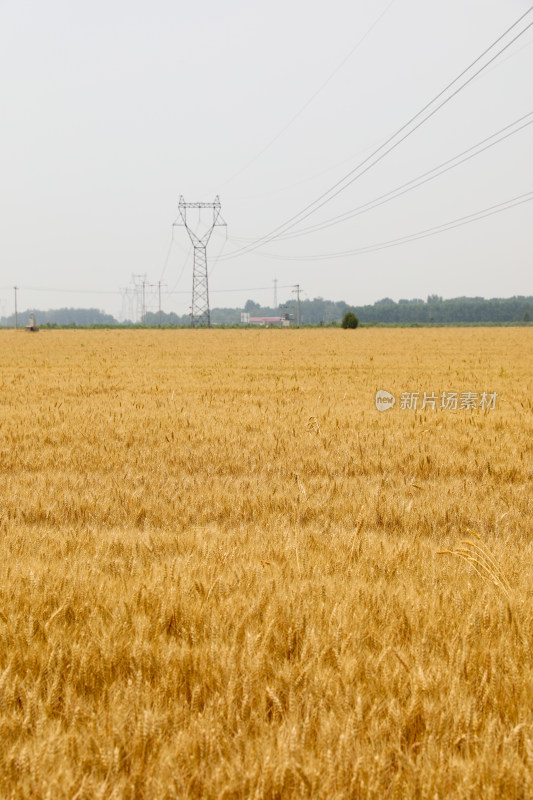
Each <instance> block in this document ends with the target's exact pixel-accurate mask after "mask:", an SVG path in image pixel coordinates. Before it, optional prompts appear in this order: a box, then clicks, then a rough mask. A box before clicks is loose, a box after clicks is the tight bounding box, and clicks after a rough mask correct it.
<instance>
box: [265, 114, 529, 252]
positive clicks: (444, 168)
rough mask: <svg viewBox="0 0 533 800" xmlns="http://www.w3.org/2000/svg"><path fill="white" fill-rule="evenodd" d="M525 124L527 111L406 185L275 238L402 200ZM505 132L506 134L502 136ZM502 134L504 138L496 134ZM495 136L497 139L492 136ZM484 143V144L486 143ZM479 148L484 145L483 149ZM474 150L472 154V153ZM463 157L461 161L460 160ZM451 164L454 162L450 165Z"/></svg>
mask: <svg viewBox="0 0 533 800" xmlns="http://www.w3.org/2000/svg"><path fill="white" fill-rule="evenodd" d="M524 120H528V122H524ZM520 122H524V124H523V125H520V127H518V128H517V127H515V126H516V125H518V123H520ZM529 125H533V111H529V112H528V113H527V114H525V115H524V116H523V117H520V118H519V119H517V120H515V121H514V122H511V123H510V124H509V125H506V126H505V127H504V128H501V129H500V130H499V131H496V132H495V133H492V134H491V135H490V136H487V137H486V138H485V139H483V140H482V141H480V142H477V144H475V145H472V147H469V148H468V149H467V150H463V152H462V153H458V154H457V155H455V156H453V158H449V159H448V160H447V161H443V162H442V164H439V165H438V166H436V167H433V168H432V169H430V170H428V171H427V172H424V173H422V174H421V175H418V176H417V177H416V178H412V179H411V180H410V181H407V182H406V183H402V184H401V186H397V187H396V188H395V189H391V190H390V191H388V192H385V194H382V195H380V196H379V197H375V198H374V199H373V200H369V201H368V202H367V203H363V204H362V205H360V206H357V207H356V208H352V209H351V210H350V211H345V212H344V213H343V214H339V215H337V216H336V217H331V218H330V219H328V220H324V221H323V222H319V223H317V224H316V225H310V226H309V227H308V228H300V229H297V230H295V231H293V232H292V233H286V234H284V235H282V236H279V237H278V239H280V240H286V239H293V238H297V237H299V236H306V235H307V234H309V233H317V232H319V231H322V230H325V229H326V228H331V227H332V226H334V225H338V224H340V223H341V222H346V221H347V220H349V219H353V218H354V217H358V216H360V215H361V214H365V213H366V212H367V211H372V210H373V209H374V208H378V207H379V206H382V205H384V204H385V203H388V202H390V201H391V200H396V199H397V198H398V197H402V196H403V195H404V194H407V193H408V192H410V191H412V190H413V189H418V187H419V186H423V185H424V184H425V183H429V182H430V181H432V180H434V179H435V178H439V177H440V176H441V175H444V174H445V173H446V172H449V171H450V170H452V169H455V167H459V166H460V165H461V164H464V163H466V162H467V161H470V159H472V158H475V157H476V156H478V155H481V153H484V152H485V151H486V150H489V149H490V148H491V147H494V146H495V145H497V144H500V142H503V141H505V140H506V139H509V138H510V137H511V136H514V135H515V133H519V132H520V131H521V130H524V128H527V127H528V126H529ZM510 128H514V130H511V131H510V130H509V129H510ZM505 131H508V132H507V133H505ZM500 134H504V135H500ZM497 136H499V137H500V138H499V139H496V138H495V137H497ZM491 139H495V141H491ZM487 143H488V144H487ZM482 145H485V146H484V147H483V146H482ZM472 151H475V152H472ZM463 156H464V158H463ZM454 162H455V163H454Z"/></svg>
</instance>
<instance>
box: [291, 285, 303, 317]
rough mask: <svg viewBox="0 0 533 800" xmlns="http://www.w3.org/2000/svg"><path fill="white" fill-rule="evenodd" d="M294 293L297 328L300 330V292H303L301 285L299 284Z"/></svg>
mask: <svg viewBox="0 0 533 800" xmlns="http://www.w3.org/2000/svg"><path fill="white" fill-rule="evenodd" d="M292 291H293V292H294V293H296V320H297V321H296V327H297V328H299V327H300V291H301V290H300V284H299V283H297V284H296V285H295V287H294V289H293V290H292Z"/></svg>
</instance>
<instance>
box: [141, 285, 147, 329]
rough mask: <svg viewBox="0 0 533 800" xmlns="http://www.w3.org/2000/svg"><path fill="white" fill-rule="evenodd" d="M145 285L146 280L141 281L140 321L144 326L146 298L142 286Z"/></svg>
mask: <svg viewBox="0 0 533 800" xmlns="http://www.w3.org/2000/svg"><path fill="white" fill-rule="evenodd" d="M145 286H146V281H143V295H142V311H141V322H142V324H143V325H145V326H146V299H145V292H144V287H145Z"/></svg>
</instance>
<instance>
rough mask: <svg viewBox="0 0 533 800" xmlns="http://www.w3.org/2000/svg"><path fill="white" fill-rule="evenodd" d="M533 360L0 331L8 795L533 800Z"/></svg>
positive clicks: (3, 728) (499, 334) (342, 342)
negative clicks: (437, 396) (461, 404)
mask: <svg viewBox="0 0 533 800" xmlns="http://www.w3.org/2000/svg"><path fill="white" fill-rule="evenodd" d="M531 344H532V342H531V331H530V330H529V329H525V328H524V329H518V328H516V329H511V328H509V329H504V330H503V329H502V330H495V329H487V330H484V329H476V330H468V331H465V330H453V329H439V330H435V329H432V330H416V331H414V330H411V331H409V330H395V331H392V330H391V331H388V330H374V329H366V330H360V331H356V332H346V331H338V330H324V331H312V330H309V331H300V332H295V331H290V332H283V331H281V332H280V331H268V330H266V331H253V330H249V331H229V330H228V331H145V332H142V331H83V332H82V331H50V332H48V331H46V332H41V333H40V334H38V335H37V336H31V337H30V336H27V335H26V334H24V333H18V334H16V333H14V332H4V333H3V334H2V336H0V355H1V358H0V365H1V366H0V400H1V403H0V497H1V501H2V502H1V505H0V741H1V743H2V746H1V748H0V796H1V797H6V798H43V800H44V799H45V798H54V799H55V798H74V797H76V798H77V799H78V800H81V799H82V798H131V799H132V800H133V798H147V799H148V798H150V799H151V798H158V799H159V798H175V797H180V798H181V797H183V798H226V800H230V799H231V800H233V799H235V800H237V798H248V797H251V798H268V799H269V800H274V799H275V798H286V797H290V798H293V797H295V798H299V797H302V798H305V797H312V798H380V799H381V798H384V797H391V798H394V797H398V798H399V797H402V798H404V797H417V798H431V800H433V798H435V797H442V798H444V797H446V798H448V797H457V798H471V797H483V798H501V797H512V798H519V797H523V798H527V797H530V796H532V795H533V711H532V709H533V662H532V661H531V643H532V633H531V632H532V631H533V608H532V604H531V586H532V577H533V569H532V563H533V562H532V557H531V556H532V545H531V537H530V533H531V529H530V519H531V499H530V487H531V479H532V477H533V468H532V464H533V459H532V458H531V456H532V441H533V438H532V435H531V434H532V428H533V424H532V419H533V416H532V411H533V403H532V398H533V391H532V389H533V385H532V384H533V381H532V377H531V376H532V374H533V372H532V369H531V367H532V361H533V356H532V353H533V347H532V346H531ZM380 388H384V389H387V390H389V391H391V392H393V393H394V394H395V395H396V397H397V398H398V397H399V396H400V394H401V392H403V391H419V392H424V391H428V392H429V391H436V392H439V391H448V390H450V391H451V390H454V391H459V392H462V391H478V392H481V391H483V390H488V391H496V392H498V404H497V408H496V409H495V410H493V411H490V412H483V411H481V410H475V411H465V410H462V411H455V412H452V411H439V410H436V411H423V412H420V411H416V412H415V411H408V410H401V409H400V408H399V404H398V403H397V404H396V406H395V408H394V409H393V410H391V411H387V412H384V413H381V414H380V413H379V412H377V411H376V409H375V406H374V395H375V392H376V390H377V389H380ZM469 531H475V532H476V534H477V536H476V535H474V534H473V533H472V532H470V533H469ZM478 537H479V538H478ZM458 543H459V544H458ZM439 551H448V552H449V553H452V554H453V555H454V557H453V558H452V557H447V558H446V557H443V556H442V555H440V554H439ZM476 570H477V571H476Z"/></svg>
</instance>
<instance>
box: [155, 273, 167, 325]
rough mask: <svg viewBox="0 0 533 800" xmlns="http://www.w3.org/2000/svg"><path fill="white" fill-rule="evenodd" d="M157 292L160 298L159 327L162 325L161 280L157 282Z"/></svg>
mask: <svg viewBox="0 0 533 800" xmlns="http://www.w3.org/2000/svg"><path fill="white" fill-rule="evenodd" d="M165 286H166V284H165ZM157 294H158V299H159V327H161V281H158V282H157Z"/></svg>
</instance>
